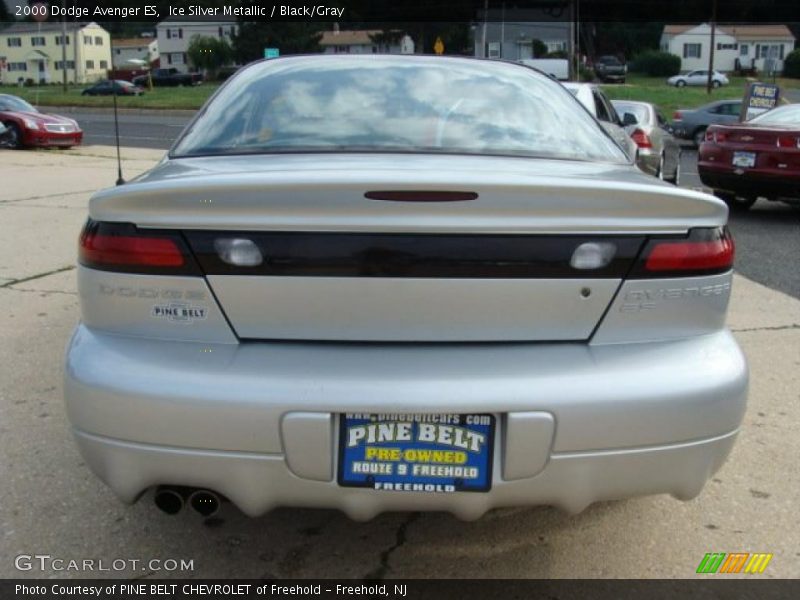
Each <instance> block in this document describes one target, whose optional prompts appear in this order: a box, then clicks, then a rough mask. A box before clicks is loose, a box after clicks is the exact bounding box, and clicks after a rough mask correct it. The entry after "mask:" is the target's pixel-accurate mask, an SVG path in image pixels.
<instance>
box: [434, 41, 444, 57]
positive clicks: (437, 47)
mask: <svg viewBox="0 0 800 600" xmlns="http://www.w3.org/2000/svg"><path fill="white" fill-rule="evenodd" d="M433 51H434V52H436V54H443V53H444V42H443V41H442V38H440V37H437V38H436V43H435V44H434V45H433Z"/></svg>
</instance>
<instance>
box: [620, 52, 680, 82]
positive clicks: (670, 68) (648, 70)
mask: <svg viewBox="0 0 800 600" xmlns="http://www.w3.org/2000/svg"><path fill="white" fill-rule="evenodd" d="M629 68H630V70H631V71H634V72H636V73H644V74H645V75H649V76H650V77H672V76H673V75H677V74H678V73H680V72H681V59H680V57H679V56H675V55H674V54H670V53H669V52H659V51H658V50H648V51H646V52H642V53H641V54H639V55H638V56H637V57H636V58H634V59H633V61H631V64H630V65H629Z"/></svg>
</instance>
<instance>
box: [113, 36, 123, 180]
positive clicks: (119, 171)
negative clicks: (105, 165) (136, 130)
mask: <svg viewBox="0 0 800 600" xmlns="http://www.w3.org/2000/svg"><path fill="white" fill-rule="evenodd" d="M112 54H113V50H112ZM111 93H112V94H113V95H114V135H115V136H116V138H117V185H122V184H123V183H125V180H124V179H123V178H122V159H121V158H120V155H119V115H118V114H117V80H116V79H112V80H111Z"/></svg>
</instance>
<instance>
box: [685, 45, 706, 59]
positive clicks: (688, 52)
mask: <svg viewBox="0 0 800 600" xmlns="http://www.w3.org/2000/svg"><path fill="white" fill-rule="evenodd" d="M702 51H703V44H684V45H683V58H700V55H701V53H702Z"/></svg>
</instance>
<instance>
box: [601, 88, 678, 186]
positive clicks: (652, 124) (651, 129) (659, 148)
mask: <svg viewBox="0 0 800 600" xmlns="http://www.w3.org/2000/svg"><path fill="white" fill-rule="evenodd" d="M611 103H612V104H613V105H614V108H615V109H616V111H617V113H618V114H620V115H622V122H623V123H624V124H625V125H628V126H632V127H633V130H632V131H631V134H630V135H631V139H632V140H633V141H634V142H635V143H636V146H637V147H638V148H639V152H638V153H637V155H636V164H637V165H639V168H640V169H642V171H644V172H645V173H649V174H650V175H653V176H654V177H658V178H659V179H663V180H664V181H669V182H670V183H673V184H675V185H678V183H679V182H680V177H681V147H680V145H679V144H678V142H677V141H675V138H674V137H672V133H671V127H670V125H669V123H668V122H667V120H666V118H665V117H664V115H663V114H661V111H660V110H659V109H658V107H657V106H655V105H654V104H650V103H649V102H634V101H632V100H612V101H611Z"/></svg>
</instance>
